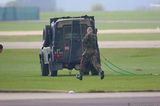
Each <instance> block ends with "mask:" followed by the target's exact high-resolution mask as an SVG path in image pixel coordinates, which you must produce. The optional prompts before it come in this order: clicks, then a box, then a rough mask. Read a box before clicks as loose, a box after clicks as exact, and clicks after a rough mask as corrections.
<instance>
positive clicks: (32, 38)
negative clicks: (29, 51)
mask: <svg viewBox="0 0 160 106" xmlns="http://www.w3.org/2000/svg"><path fill="white" fill-rule="evenodd" d="M36 41H39V42H42V35H34V36H0V42H36Z"/></svg>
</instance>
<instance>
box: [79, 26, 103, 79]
mask: <svg viewBox="0 0 160 106" xmlns="http://www.w3.org/2000/svg"><path fill="white" fill-rule="evenodd" d="M82 42H83V47H84V52H83V54H82V58H81V62H80V73H79V74H77V75H76V77H77V79H79V80H82V79H83V73H84V71H85V70H86V69H87V65H88V63H89V64H93V66H94V68H95V69H96V70H97V71H98V72H99V75H100V78H101V79H103V78H104V71H102V69H101V65H100V63H99V62H98V60H97V56H98V51H97V36H96V35H95V34H94V33H93V29H92V27H88V28H87V34H86V35H85V36H84V38H83V40H82Z"/></svg>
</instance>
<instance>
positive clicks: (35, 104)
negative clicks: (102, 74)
mask: <svg viewBox="0 0 160 106" xmlns="http://www.w3.org/2000/svg"><path fill="white" fill-rule="evenodd" d="M0 106H160V92H133V93H131V92H130V93H129V92H128V93H0Z"/></svg>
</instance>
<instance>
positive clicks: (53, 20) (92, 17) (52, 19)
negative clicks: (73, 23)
mask: <svg viewBox="0 0 160 106" xmlns="http://www.w3.org/2000/svg"><path fill="white" fill-rule="evenodd" d="M69 18H89V19H92V20H93V21H94V16H88V15H84V16H78V17H70V16H67V17H56V18H51V19H50V24H51V23H52V22H56V21H57V20H58V19H69Z"/></svg>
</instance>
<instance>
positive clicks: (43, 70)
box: [40, 55, 49, 76]
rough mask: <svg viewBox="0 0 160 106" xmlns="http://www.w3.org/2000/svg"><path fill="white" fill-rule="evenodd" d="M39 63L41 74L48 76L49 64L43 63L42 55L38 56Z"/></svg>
mask: <svg viewBox="0 0 160 106" xmlns="http://www.w3.org/2000/svg"><path fill="white" fill-rule="evenodd" d="M40 63H41V75H42V76H48V74H49V65H48V64H44V58H43V55H41V56H40Z"/></svg>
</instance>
